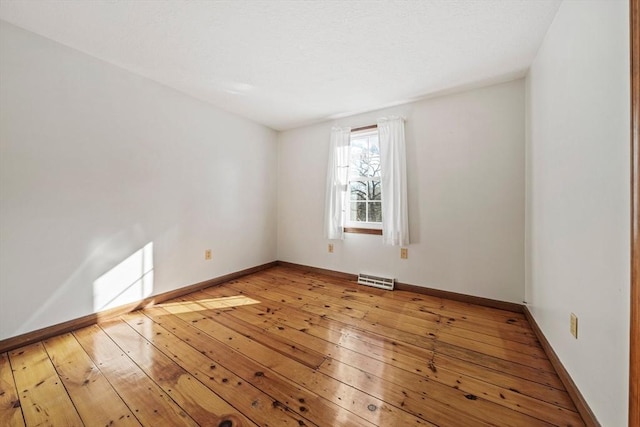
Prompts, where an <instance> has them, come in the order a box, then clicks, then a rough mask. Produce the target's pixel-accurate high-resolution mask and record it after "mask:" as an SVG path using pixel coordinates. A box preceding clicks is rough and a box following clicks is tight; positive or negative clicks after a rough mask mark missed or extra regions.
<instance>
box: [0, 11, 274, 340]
mask: <svg viewBox="0 0 640 427" xmlns="http://www.w3.org/2000/svg"><path fill="white" fill-rule="evenodd" d="M0 55H1V56H2V61H0V79H1V80H0V339H2V338H7V337H11V336H14V335H17V334H21V333H24V332H28V331H31V330H35V329H38V328H41V327H45V326H49V325H52V324H55V323H59V322H62V321H65V320H69V319H73V318H77V317H80V316H83V315H86V314H89V313H91V312H92V311H93V295H92V284H93V282H94V281H95V280H96V279H97V278H98V277H100V276H101V275H103V274H104V273H105V272H107V271H109V270H110V269H112V268H113V267H114V266H116V265H118V264H119V263H120V262H121V261H123V260H124V259H126V258H127V257H129V256H130V255H131V254H133V253H134V252H136V251H138V250H139V249H141V248H142V247H143V246H145V245H146V244H147V243H149V242H153V248H154V277H155V280H154V290H153V292H154V293H159V292H165V291H169V290H172V289H175V288H178V287H182V286H186V285H190V284H193V283H196V282H199V281H203V280H206V279H210V278H213V277H216V276H219V275H222V274H226V273H229V272H233V271H238V270H241V269H244V268H248V267H252V266H255V265H259V264H263V263H266V262H270V261H274V260H275V259H276V231H275V227H276V192H277V187H276V184H277V182H276V166H277V152H276V134H275V132H274V131H272V130H269V129H267V128H265V127H263V126H260V125H257V124H255V123H253V122H250V121H248V120H245V119H242V118H239V117H237V116H234V115H231V114H228V113H225V112H222V111H220V110H216V109H214V108H212V107H210V106H208V105H206V104H204V103H202V102H199V101H197V100H195V99H193V98H190V97H188V96H185V95H182V94H180V93H178V92H176V91H174V90H172V89H169V88H167V87H164V86H161V85H159V84H156V83H154V82H152V81H150V80H147V79H144V78H141V77H138V76H136V75H134V74H131V73H129V72H126V71H123V70H121V69H119V68H116V67H114V66H111V65H109V64H106V63H104V62H101V61H99V60H96V59H94V58H92V57H89V56H87V55H85V54H82V53H79V52H77V51H74V50H71V49H69V48H66V47H64V46H62V45H59V44H56V43H54V42H52V41H50V40H47V39H44V38H41V37H39V36H36V35H34V34H32V33H29V32H26V31H23V30H21V29H18V28H17V27H14V26H12V25H9V24H7V23H4V22H3V23H0ZM207 248H211V249H213V260H212V261H204V250H205V249H207Z"/></svg>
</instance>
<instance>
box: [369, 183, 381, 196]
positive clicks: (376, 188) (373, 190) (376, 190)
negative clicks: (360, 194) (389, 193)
mask: <svg viewBox="0 0 640 427" xmlns="http://www.w3.org/2000/svg"><path fill="white" fill-rule="evenodd" d="M367 184H368V186H367V191H368V194H367V195H368V197H369V200H381V199H382V198H381V197H380V195H381V193H380V190H381V187H382V184H381V183H380V181H369V182H368V183H367Z"/></svg>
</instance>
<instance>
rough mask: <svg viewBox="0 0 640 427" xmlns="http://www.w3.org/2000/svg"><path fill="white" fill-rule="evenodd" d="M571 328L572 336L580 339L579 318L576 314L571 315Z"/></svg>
mask: <svg viewBox="0 0 640 427" xmlns="http://www.w3.org/2000/svg"><path fill="white" fill-rule="evenodd" d="M570 322H571V323H570V325H571V326H570V327H571V335H573V336H574V338H575V339H578V316H576V315H575V314H573V313H571V320H570Z"/></svg>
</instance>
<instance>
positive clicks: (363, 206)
mask: <svg viewBox="0 0 640 427" xmlns="http://www.w3.org/2000/svg"><path fill="white" fill-rule="evenodd" d="M349 218H350V220H351V221H366V220H367V202H351V212H350V215H349Z"/></svg>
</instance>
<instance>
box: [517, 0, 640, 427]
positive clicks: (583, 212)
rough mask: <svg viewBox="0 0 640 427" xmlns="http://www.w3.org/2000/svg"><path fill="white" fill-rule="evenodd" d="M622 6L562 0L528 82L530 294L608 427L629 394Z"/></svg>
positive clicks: (618, 421) (621, 420)
mask: <svg viewBox="0 0 640 427" xmlns="http://www.w3.org/2000/svg"><path fill="white" fill-rule="evenodd" d="M628 9H629V5H628V2H627V1H619V0H617V1H611V0H606V1H584V2H569V1H565V2H564V3H563V4H562V6H561V7H560V9H559V11H558V14H557V16H556V18H555V21H554V22H553V24H552V26H551V27H550V29H549V32H548V33H547V36H546V39H545V41H544V43H543V45H542V47H541V48H540V51H539V52H538V55H537V57H536V59H535V62H534V64H533V66H532V68H531V70H530V73H529V75H528V81H527V84H528V90H527V93H528V106H529V108H528V126H527V128H528V138H527V140H528V141H527V241H528V252H527V274H526V277H527V286H526V299H527V301H528V302H529V304H530V306H529V307H530V309H531V311H532V313H533V316H534V317H535V319H536V321H537V322H538V324H539V325H540V327H541V328H542V330H543V332H544V334H545V336H546V337H547V338H548V339H549V342H550V343H551V345H552V347H553V348H554V350H555V351H556V353H557V354H558V356H559V357H560V359H561V361H562V363H563V365H564V366H565V367H566V368H567V370H568V371H569V373H570V374H571V377H572V378H573V380H574V381H575V383H576V384H577V386H578V388H579V389H580V391H581V392H582V394H583V395H584V397H585V398H586V400H587V402H588V403H589V405H590V407H591V409H592V410H593V411H594V413H595V415H596V417H597V418H598V419H599V421H600V422H601V423H602V425H603V426H612V427H614V426H615V427H618V426H623V425H626V423H627V402H628V400H627V393H628V383H627V381H628V359H629V345H628V337H629V266H630V260H629V250H630V249H629V248H630V245H629V239H630V237H629V236H630V230H629V221H630V220H629V206H630V201H629V192H630V189H629V185H630V184H629V163H630V157H629V156H630V154H629V153H630V151H629V150H630V149H629V93H630V88H629V59H628V58H629V43H628V40H629V30H628V28H629V14H628ZM571 312H573V313H575V314H576V315H577V316H578V318H579V327H578V329H579V331H578V333H579V338H578V340H575V339H574V338H573V337H572V336H571V335H570V334H569V314H570V313H571Z"/></svg>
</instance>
